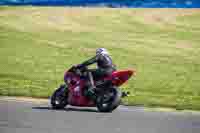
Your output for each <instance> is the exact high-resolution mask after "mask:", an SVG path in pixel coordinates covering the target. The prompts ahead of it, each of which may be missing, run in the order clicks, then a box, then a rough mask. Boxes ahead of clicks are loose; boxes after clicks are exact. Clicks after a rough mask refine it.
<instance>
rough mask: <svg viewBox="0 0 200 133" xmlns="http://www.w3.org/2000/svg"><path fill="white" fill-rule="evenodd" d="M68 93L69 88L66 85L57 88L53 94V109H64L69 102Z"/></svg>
mask: <svg viewBox="0 0 200 133" xmlns="http://www.w3.org/2000/svg"><path fill="white" fill-rule="evenodd" d="M67 97H68V93H67V89H66V88H65V87H64V86H62V85H61V86H60V87H59V88H58V89H56V90H55V91H54V93H53V95H52V96H51V106H52V108H53V109H64V108H65V106H66V105H67V104H68V101H67V99H68V98H67Z"/></svg>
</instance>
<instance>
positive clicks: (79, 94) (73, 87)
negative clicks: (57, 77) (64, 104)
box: [64, 72, 94, 106]
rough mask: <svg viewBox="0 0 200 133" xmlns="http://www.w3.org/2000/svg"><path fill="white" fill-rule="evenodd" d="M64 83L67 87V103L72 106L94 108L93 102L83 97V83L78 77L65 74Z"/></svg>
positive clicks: (68, 73) (69, 73)
mask: <svg viewBox="0 0 200 133" xmlns="http://www.w3.org/2000/svg"><path fill="white" fill-rule="evenodd" d="M64 79H65V82H66V83H67V84H68V85H69V93H68V102H69V103H70V105H73V106H94V102H93V101H91V100H89V99H88V98H87V97H85V96H84V95H83V93H84V85H85V81H84V80H83V79H80V77H79V76H77V75H75V74H73V73H71V72H66V73H65V78H64Z"/></svg>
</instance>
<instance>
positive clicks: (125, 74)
mask: <svg viewBox="0 0 200 133" xmlns="http://www.w3.org/2000/svg"><path fill="white" fill-rule="evenodd" d="M135 74H136V73H135V71H134V70H122V71H115V72H113V73H112V83H113V84H114V85H116V86H121V85H122V84H124V83H125V82H126V81H127V80H128V79H129V78H130V77H131V76H132V75H135Z"/></svg>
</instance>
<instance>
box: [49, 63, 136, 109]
mask: <svg viewBox="0 0 200 133" xmlns="http://www.w3.org/2000/svg"><path fill="white" fill-rule="evenodd" d="M87 70H88V68H87V67H84V68H77V67H76V66H72V67H71V68H70V69H69V70H68V71H66V72H65V74H64V82H65V84H62V85H61V86H60V87H59V88H57V89H56V90H55V91H54V92H53V94H52V96H51V99H50V100H51V101H50V103H51V106H52V108H53V109H63V108H65V106H66V105H71V106H79V107H97V109H98V111H100V112H112V111H113V110H115V109H116V108H117V107H118V106H119V105H120V102H121V98H122V97H125V96H128V94H129V92H121V91H120V89H119V87H120V86H121V85H122V84H124V83H125V82H126V81H127V80H128V79H129V78H130V77H131V76H132V75H135V71H134V70H120V71H114V72H112V74H111V75H109V76H105V77H102V78H100V79H95V80H94V84H95V86H96V88H98V89H97V90H96V89H95V90H96V91H95V95H96V97H95V98H91V97H89V96H86V95H85V92H86V91H87V87H86V86H87V85H86V84H87V83H88V80H87V79H86V75H87V74H88V71H87Z"/></svg>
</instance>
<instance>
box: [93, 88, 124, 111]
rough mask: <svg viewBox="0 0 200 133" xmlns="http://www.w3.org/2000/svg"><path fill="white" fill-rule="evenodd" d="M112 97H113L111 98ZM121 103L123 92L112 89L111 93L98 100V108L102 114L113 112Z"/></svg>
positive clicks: (108, 92) (101, 96)
mask: <svg viewBox="0 0 200 133" xmlns="http://www.w3.org/2000/svg"><path fill="white" fill-rule="evenodd" d="M109 95H111V96H109ZM120 103H121V91H120V90H119V89H118V88H111V89H109V91H107V92H105V93H104V94H102V95H100V96H99V97H98V98H97V102H96V104H97V108H98V110H99V111H100V112H112V111H113V110H115V109H116V108H117V107H118V106H119V105H120Z"/></svg>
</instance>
